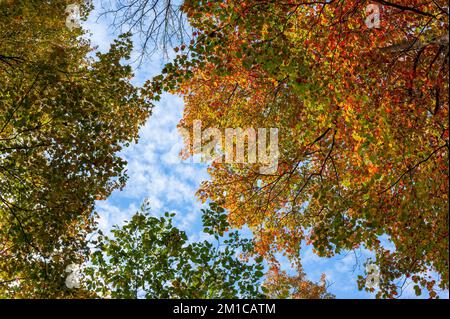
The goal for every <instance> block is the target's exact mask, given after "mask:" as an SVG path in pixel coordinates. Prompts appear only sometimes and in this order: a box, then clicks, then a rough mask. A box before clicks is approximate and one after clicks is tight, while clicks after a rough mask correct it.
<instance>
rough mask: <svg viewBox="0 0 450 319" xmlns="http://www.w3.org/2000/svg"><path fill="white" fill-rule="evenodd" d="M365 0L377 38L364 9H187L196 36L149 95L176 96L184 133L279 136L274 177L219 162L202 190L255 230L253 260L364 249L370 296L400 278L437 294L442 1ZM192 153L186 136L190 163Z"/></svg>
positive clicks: (200, 5)
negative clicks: (373, 281) (267, 131)
mask: <svg viewBox="0 0 450 319" xmlns="http://www.w3.org/2000/svg"><path fill="white" fill-rule="evenodd" d="M372 3H373V4H375V5H377V6H378V8H379V10H380V12H381V21H380V23H381V24H380V27H379V28H373V27H372V26H371V25H370V24H369V23H366V20H367V18H368V17H367V15H366V6H367V5H368V4H369V2H368V1H345V2H343V1H326V2H321V1H312V2H305V3H303V2H298V1H233V0H230V1H209V2H206V3H205V2H203V1H185V2H184V5H183V10H184V12H185V14H186V15H187V18H188V21H189V23H190V24H191V25H192V26H193V27H194V28H195V29H196V30H195V32H194V38H193V40H192V41H191V42H190V43H188V44H186V45H182V46H180V47H179V48H176V51H177V52H178V55H177V57H176V59H175V61H173V62H170V63H168V64H167V65H166V67H165V68H164V69H163V73H162V74H161V75H159V76H157V77H155V78H154V79H153V80H152V81H150V82H149V83H148V90H149V91H151V92H152V93H153V94H155V95H158V94H160V93H161V92H162V91H164V90H168V91H170V92H175V93H178V94H180V95H181V96H183V97H184V100H185V109H184V117H183V119H182V121H181V122H180V127H181V128H188V129H190V130H191V131H192V127H193V123H194V121H195V120H201V121H202V126H203V127H215V128H219V129H225V128H228V127H242V128H244V129H245V128H248V127H256V128H259V127H264V128H269V127H276V128H278V129H279V131H280V133H279V153H280V156H279V165H278V170H277V172H276V173H275V174H269V175H265V174H261V173H259V164H258V163H255V164H252V163H244V164H242V163H238V164H230V163H224V162H223V161H216V162H215V163H213V164H212V165H211V166H210V168H209V172H210V175H211V181H208V182H205V183H204V184H203V185H202V186H201V188H200V189H199V191H198V194H199V196H200V198H202V199H203V200H207V199H211V200H216V201H218V200H223V201H224V204H223V206H224V208H226V209H227V210H228V211H229V219H230V222H231V225H232V226H234V227H241V226H243V225H248V226H249V227H250V228H251V229H252V230H253V233H254V235H255V237H256V239H257V244H256V250H257V251H258V252H259V253H260V254H261V255H262V256H265V257H266V258H269V259H271V258H273V256H274V253H275V252H279V251H285V252H287V253H288V254H289V255H290V256H291V258H292V259H298V258H299V256H300V247H301V244H302V243H306V244H310V245H313V247H314V250H315V252H316V253H317V254H318V255H319V256H323V257H330V256H333V255H335V254H337V253H340V252H342V251H345V250H352V249H355V248H358V247H364V248H366V249H369V250H370V251H372V252H374V253H375V255H376V257H375V260H374V262H375V263H376V264H377V265H378V266H379V267H380V275H381V280H380V290H379V291H378V294H377V295H378V296H379V297H395V296H397V295H399V294H400V292H401V288H402V284H397V283H398V282H402V283H404V282H405V281H406V280H409V279H408V278H410V277H411V278H412V281H413V282H414V284H415V285H416V286H415V289H416V292H417V293H418V294H420V293H421V289H422V288H426V289H427V290H428V292H429V296H430V297H435V296H436V290H439V289H448V270H449V269H448V266H449V265H448V262H449V259H448V226H449V224H448V208H449V207H448V190H449V189H448V148H449V144H448V100H449V99H448V89H449V87H448V53H449V45H448V31H447V30H448V4H447V2H446V1H433V2H424V1H420V0H417V1H409V0H408V1H396V2H395V3H394V2H389V1H372ZM198 151H199V150H198V149H196V148H195V147H193V145H192V139H190V142H189V143H188V144H187V145H186V147H185V153H186V155H187V156H189V155H193V154H194V153H195V152H198ZM383 238H384V239H385V241H384V242H383ZM386 241H387V242H389V243H391V244H393V246H394V247H395V248H394V249H389V248H388V246H389V245H386ZM430 272H434V273H436V274H437V276H431V275H430ZM364 283H365V278H362V277H361V278H360V279H359V284H360V288H363V287H364ZM367 289H368V290H371V291H373V288H367Z"/></svg>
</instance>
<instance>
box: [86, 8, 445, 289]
mask: <svg viewBox="0 0 450 319" xmlns="http://www.w3.org/2000/svg"><path fill="white" fill-rule="evenodd" d="M96 3H97V1H94V5H95V4H96ZM97 15H98V12H97V11H94V12H93V13H92V14H91V16H90V18H89V20H88V21H87V22H86V23H84V27H85V28H86V29H88V30H90V31H91V33H92V35H91V41H92V43H93V45H95V46H98V50H100V51H103V52H104V51H107V50H108V48H109V45H110V43H111V42H112V40H113V39H114V38H115V36H117V34H116V35H115V34H113V33H112V32H111V30H109V28H108V23H107V21H105V20H99V21H97ZM136 54H137V53H134V58H136ZM169 59H170V54H169ZM164 61H165V60H164V59H163V55H162V54H155V55H154V56H153V57H152V60H151V61H145V62H144V64H142V65H141V67H140V68H139V69H136V70H135V78H134V79H133V82H134V83H135V84H136V85H140V84H142V83H143V82H144V81H145V80H146V79H149V78H151V77H152V76H154V75H156V74H158V73H159V72H160V70H161V69H162V65H163V63H164ZM182 112H183V101H182V99H181V98H179V97H176V96H173V95H168V94H165V95H164V96H163V98H162V99H161V101H159V102H157V103H156V105H155V108H154V109H153V114H152V116H151V117H150V118H149V119H148V121H147V123H146V124H145V126H144V127H142V128H141V130H140V134H139V135H140V138H139V142H138V143H137V144H134V145H131V146H130V147H128V148H125V149H124V150H123V151H122V153H121V154H120V155H121V156H122V157H123V158H125V159H126V160H127V162H128V165H127V174H128V176H129V179H128V181H127V185H126V187H125V188H124V189H123V190H122V191H119V190H117V191H115V192H113V194H112V195H111V196H110V197H109V198H108V199H107V200H105V201H98V202H97V203H96V209H97V211H98V212H99V214H100V220H99V227H100V228H101V229H102V230H104V231H108V229H110V228H111V226H112V225H114V224H119V225H120V224H122V223H123V221H125V220H127V219H129V218H130V217H131V216H132V214H134V213H135V212H136V211H137V210H138V208H139V207H140V205H141V203H142V201H143V200H144V199H145V198H148V199H149V201H150V206H151V211H152V213H153V214H155V215H162V214H163V213H164V212H166V211H171V212H175V213H176V214H177V215H176V219H175V222H176V225H177V226H178V227H179V228H181V229H182V230H184V231H186V232H187V234H188V235H189V237H190V240H199V239H203V238H204V235H202V232H201V228H202V227H201V211H200V208H201V207H202V204H201V203H200V202H199V200H198V199H197V197H196V196H195V192H196V190H197V188H198V186H199V185H200V183H201V181H203V180H207V179H208V178H209V176H208V174H207V172H206V166H205V165H203V164H199V163H191V162H190V161H186V162H181V161H180V160H179V158H178V153H179V151H180V149H181V146H182V144H181V142H182V141H181V137H180V136H179V134H178V131H177V129H176V126H177V124H178V121H179V120H180V119H181V116H182ZM280 134H282V132H281V133H280ZM368 255H369V254H368V253H367V252H366V251H363V250H361V251H357V252H349V253H347V254H342V255H339V256H336V257H334V258H332V259H325V258H319V257H317V256H316V255H314V254H313V253H312V250H311V248H310V247H305V248H304V249H303V250H302V260H303V265H304V270H305V272H306V273H307V275H308V277H309V278H310V279H312V280H319V278H320V276H321V274H322V273H325V274H326V276H327V280H328V281H330V282H331V283H332V285H331V286H330V289H329V290H330V292H331V293H333V294H335V295H336V297H338V298H373V296H371V295H370V294H367V293H365V292H361V291H358V288H357V285H356V278H357V275H358V274H360V273H362V272H363V266H362V265H363V263H364V260H365V258H366V257H367V256H368ZM285 267H286V269H288V264H287V263H286V265H285ZM443 296H447V298H448V292H447V293H446V294H443ZM403 297H405V298H414V297H415V295H414V292H413V289H412V285H410V286H408V287H406V289H405V291H404V293H403Z"/></svg>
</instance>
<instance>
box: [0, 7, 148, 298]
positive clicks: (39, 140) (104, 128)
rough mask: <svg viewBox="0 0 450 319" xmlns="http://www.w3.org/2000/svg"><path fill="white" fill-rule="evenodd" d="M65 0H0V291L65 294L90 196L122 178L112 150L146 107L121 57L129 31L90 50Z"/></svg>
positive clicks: (88, 227) (131, 135)
mask: <svg viewBox="0 0 450 319" xmlns="http://www.w3.org/2000/svg"><path fill="white" fill-rule="evenodd" d="M69 3H70V1H62V0H61V1H57V0H55V1H34V0H33V1H30V0H26V1H25V0H23V1H21V0H17V1H2V2H1V4H0V12H1V19H0V39H1V47H0V83H1V86H0V103H1V107H0V241H1V243H2V246H1V248H0V256H1V258H0V296H6V297H57V296H65V295H66V293H67V294H68V295H71V294H72V292H70V291H68V290H67V289H65V285H64V278H65V274H64V269H65V267H66V266H67V265H68V264H70V263H71V262H76V261H79V260H83V258H84V256H85V255H86V252H87V248H86V236H87V235H88V234H89V233H91V232H92V230H93V228H94V217H95V216H94V215H93V208H94V201H95V200H96V199H102V198H103V199H104V198H106V197H107V196H108V195H109V194H110V193H111V191H112V190H113V189H116V188H120V187H121V186H123V185H124V182H125V176H124V174H123V169H124V165H125V161H124V160H123V159H121V158H120V157H119V156H117V152H118V151H120V150H121V148H122V147H123V145H126V144H127V143H129V142H131V141H133V140H135V139H136V138H137V133H138V128H139V127H140V125H142V124H143V123H144V120H145V119H146V118H147V116H148V115H149V111H150V106H151V104H150V102H149V100H148V99H146V97H145V94H143V93H142V92H141V91H140V90H139V89H138V88H136V87H134V86H133V85H131V83H130V79H131V78H132V75H133V74H132V72H131V67H130V66H127V65H124V64H123V63H122V60H126V59H128V58H129V57H130V51H131V47H132V46H131V41H130V40H129V37H128V36H127V35H124V36H122V37H120V38H119V39H117V40H116V41H115V42H114V44H112V46H111V48H110V50H109V51H108V52H107V53H104V54H100V53H98V54H97V55H96V57H95V58H89V57H88V53H90V52H91V50H92V49H91V47H90V45H89V42H88V41H87V40H85V39H84V37H82V35H83V32H84V31H83V30H81V29H74V30H70V29H69V28H68V27H67V26H66V13H65V8H66V6H67V5H68V4H69ZM83 12H85V14H84V15H86V14H87V13H88V12H89V8H88V7H86V8H85V11H83Z"/></svg>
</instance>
